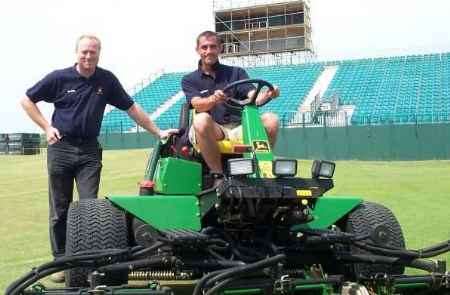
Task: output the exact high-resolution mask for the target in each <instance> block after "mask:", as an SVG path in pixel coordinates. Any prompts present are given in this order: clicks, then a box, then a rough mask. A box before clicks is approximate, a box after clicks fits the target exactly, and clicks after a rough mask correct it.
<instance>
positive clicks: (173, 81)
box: [102, 73, 185, 132]
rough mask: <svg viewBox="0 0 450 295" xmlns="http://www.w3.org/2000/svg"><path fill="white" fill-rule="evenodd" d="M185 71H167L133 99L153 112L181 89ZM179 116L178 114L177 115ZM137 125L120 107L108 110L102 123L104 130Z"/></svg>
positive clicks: (122, 128)
mask: <svg viewBox="0 0 450 295" xmlns="http://www.w3.org/2000/svg"><path fill="white" fill-rule="evenodd" d="M184 75H185V73H166V74H163V75H161V76H160V77H158V78H157V79H156V80H155V81H153V82H152V83H150V84H149V85H147V86H146V87H144V88H143V89H142V90H140V91H138V92H137V93H136V94H135V95H133V100H134V101H136V102H137V103H139V105H141V106H142V107H143V108H144V110H145V111H146V112H147V113H149V114H151V113H153V112H155V111H156V109H157V108H158V107H159V106H161V105H162V104H163V103H164V102H165V101H167V100H168V99H169V98H171V97H172V96H173V95H175V94H176V93H177V92H178V91H180V82H181V78H182V77H183V76H184ZM177 116H178V115H177ZM135 126H136V123H135V122H133V120H131V119H130V118H129V117H128V115H127V114H126V113H125V112H123V111H120V110H118V109H113V110H112V111H110V112H108V113H107V114H106V115H105V116H104V118H103V123H102V132H124V131H127V130H129V129H131V128H133V127H135Z"/></svg>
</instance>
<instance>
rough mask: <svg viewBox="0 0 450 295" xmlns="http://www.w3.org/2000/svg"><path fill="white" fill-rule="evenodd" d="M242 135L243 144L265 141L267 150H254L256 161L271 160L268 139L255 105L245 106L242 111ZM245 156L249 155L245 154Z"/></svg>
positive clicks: (271, 154)
mask: <svg viewBox="0 0 450 295" xmlns="http://www.w3.org/2000/svg"><path fill="white" fill-rule="evenodd" d="M242 133H243V134H242V136H243V140H244V143H245V144H248V145H251V146H253V147H254V146H255V142H265V143H267V147H268V151H267V150H265V149H261V150H255V156H256V158H257V159H258V161H272V160H273V153H272V150H271V149H270V146H269V139H268V137H267V134H266V129H265V128H264V125H263V123H262V121H261V119H260V115H259V112H258V108H257V107H256V106H246V107H245V109H244V110H243V111H242ZM245 157H251V155H249V154H246V155H245Z"/></svg>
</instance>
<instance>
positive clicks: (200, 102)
mask: <svg viewBox="0 0 450 295" xmlns="http://www.w3.org/2000/svg"><path fill="white" fill-rule="evenodd" d="M196 51H197V53H198V55H199V56H200V61H199V64H198V69H197V70H196V71H194V72H192V73H190V74H188V75H186V76H184V77H183V80H182V88H183V91H184V93H185V95H186V99H187V101H188V102H189V103H190V104H191V105H192V107H193V108H194V109H195V111H196V112H197V114H196V115H195V117H194V121H193V124H192V128H191V130H189V138H190V141H191V143H192V144H195V145H196V146H197V147H198V148H199V149H200V151H201V153H202V156H203V158H204V160H205V162H206V164H207V165H208V167H209V168H210V173H211V176H212V177H213V178H214V179H216V180H217V181H215V183H216V184H217V183H218V182H220V181H221V178H223V167H222V163H221V160H220V152H219V147H218V145H217V141H218V140H222V139H231V140H238V139H241V138H242V127H241V125H240V124H241V114H240V113H236V112H233V110H232V109H229V108H228V107H227V106H226V105H225V104H223V102H224V101H225V100H226V99H227V97H226V95H225V94H224V92H223V91H222V89H224V88H225V86H226V85H228V84H229V83H232V82H235V81H238V80H242V79H248V75H247V73H246V72H245V71H244V69H242V68H239V67H231V66H227V65H223V64H221V63H219V53H220V52H222V43H221V41H220V39H219V37H218V36H217V34H216V33H214V32H211V31H205V32H203V33H201V34H200V35H199V36H198V37H197V47H196ZM254 91H255V89H254V87H252V86H249V87H240V88H239V89H238V91H236V92H237V93H235V94H234V95H235V98H241V99H242V98H246V97H251V95H252V94H253V92H254ZM279 93H280V92H279V90H278V88H277V87H274V90H266V91H261V92H260V94H259V95H258V97H257V98H256V104H257V105H259V104H263V103H264V102H266V101H267V100H268V99H270V98H275V97H277V96H278V95H279ZM261 119H262V121H263V124H264V127H265V128H266V131H267V133H268V136H269V141H270V143H271V145H272V146H273V145H274V143H275V140H276V136H277V131H278V119H277V117H276V115H275V114H272V113H265V114H263V115H262V116H261Z"/></svg>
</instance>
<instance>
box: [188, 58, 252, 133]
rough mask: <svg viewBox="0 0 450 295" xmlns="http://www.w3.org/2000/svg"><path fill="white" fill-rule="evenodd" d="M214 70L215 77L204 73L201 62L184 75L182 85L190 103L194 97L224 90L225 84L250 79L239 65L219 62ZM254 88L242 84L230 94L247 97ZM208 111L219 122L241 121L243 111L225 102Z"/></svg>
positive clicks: (242, 97) (236, 96)
mask: <svg viewBox="0 0 450 295" xmlns="http://www.w3.org/2000/svg"><path fill="white" fill-rule="evenodd" d="M214 70H215V77H213V76H211V75H208V74H206V73H204V72H203V71H202V69H201V64H200V62H199V67H198V69H197V70H196V71H194V72H192V73H190V74H187V75H186V76H184V77H183V80H182V81H181V87H182V88H183V92H184V94H185V95H186V99H187V101H188V103H191V100H192V98H193V97H208V96H210V95H212V94H214V91H215V90H223V89H224V88H225V86H227V85H228V84H230V83H232V82H235V81H238V80H242V79H248V75H247V72H245V70H244V69H242V68H239V67H232V66H227V65H223V64H220V63H217V64H216V65H215V66H214ZM252 89H254V86H253V85H251V84H246V85H242V86H240V87H237V89H236V90H235V91H234V92H233V93H231V95H230V96H232V97H234V98H236V99H245V98H247V94H248V92H249V91H250V90H252ZM227 94H228V93H227ZM208 113H210V114H211V116H212V118H213V120H214V121H215V122H217V123H219V124H227V123H235V122H236V123H240V122H241V112H240V111H236V110H235V109H231V108H229V107H227V106H226V105H224V104H223V103H220V104H217V105H215V106H214V107H213V108H212V109H211V110H209V112H208Z"/></svg>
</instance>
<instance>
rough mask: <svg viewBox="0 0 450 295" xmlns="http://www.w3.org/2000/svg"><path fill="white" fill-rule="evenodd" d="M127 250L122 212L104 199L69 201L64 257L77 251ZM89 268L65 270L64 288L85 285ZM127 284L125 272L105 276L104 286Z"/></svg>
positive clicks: (87, 283) (90, 270)
mask: <svg viewBox="0 0 450 295" xmlns="http://www.w3.org/2000/svg"><path fill="white" fill-rule="evenodd" d="M127 247H128V230H127V222H126V216H125V213H124V212H123V211H120V210H119V209H117V208H116V207H114V206H113V205H112V204H111V203H110V202H109V201H108V200H105V199H85V200H80V201H77V202H73V203H72V204H71V205H70V208H69V212H68V215H67V232H66V255H73V254H76V253H78V252H80V251H91V250H102V249H124V248H127ZM92 270H93V269H90V268H80V267H78V268H72V269H69V270H67V271H66V274H65V281H66V286H67V287H87V286H89V282H88V274H89V273H90V272H92ZM127 281H128V271H120V272H114V273H107V274H106V276H105V277H104V279H103V282H102V283H104V284H107V285H121V284H125V283H127Z"/></svg>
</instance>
